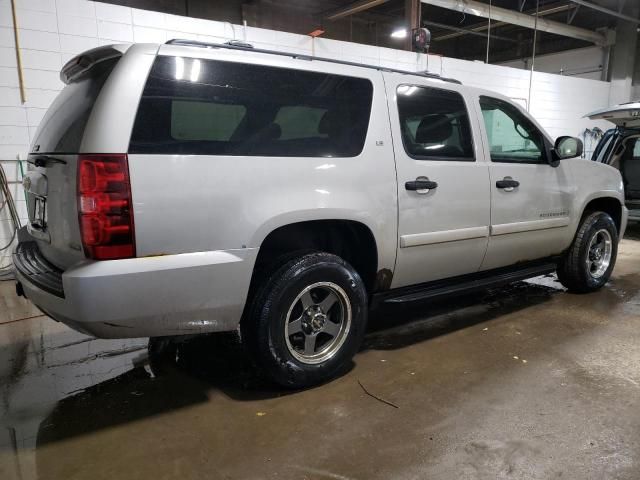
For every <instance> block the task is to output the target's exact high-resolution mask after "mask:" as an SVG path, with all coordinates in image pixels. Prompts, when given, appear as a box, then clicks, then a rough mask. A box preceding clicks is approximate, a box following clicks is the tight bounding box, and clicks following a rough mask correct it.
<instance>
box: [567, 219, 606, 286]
mask: <svg viewBox="0 0 640 480" xmlns="http://www.w3.org/2000/svg"><path fill="white" fill-rule="evenodd" d="M617 254H618V229H617V227H616V224H615V222H614V221H613V219H612V218H611V216H610V215H609V214H607V213H605V212H593V213H590V214H588V215H586V216H585V218H584V219H583V221H582V224H581V225H580V228H579V229H578V233H577V234H576V238H575V239H574V241H573V243H572V244H571V247H570V248H569V250H568V251H567V252H566V253H565V255H564V257H563V259H562V260H561V261H560V263H559V264H558V279H559V280H560V282H561V283H562V284H563V285H564V286H565V287H567V288H568V289H569V290H570V291H572V292H576V293H587V292H593V291H595V290H598V289H599V288H601V287H602V286H603V285H604V284H605V283H607V281H608V280H609V277H611V272H612V271H613V267H614V266H615V263H616V256H617Z"/></svg>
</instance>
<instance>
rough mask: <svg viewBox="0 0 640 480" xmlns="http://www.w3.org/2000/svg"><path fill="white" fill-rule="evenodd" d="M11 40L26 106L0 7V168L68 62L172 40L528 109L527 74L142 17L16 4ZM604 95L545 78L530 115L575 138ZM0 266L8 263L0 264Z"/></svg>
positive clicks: (75, 1)
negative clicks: (343, 68) (402, 76)
mask: <svg viewBox="0 0 640 480" xmlns="http://www.w3.org/2000/svg"><path fill="white" fill-rule="evenodd" d="M17 14H18V22H19V30H18V35H19V39H20V47H21V54H22V60H23V67H24V78H25V83H26V87H27V88H26V97H27V100H26V103H25V104H24V105H23V104H21V103H20V95H19V90H18V76H17V72H16V67H15V65H16V60H15V51H14V50H13V45H14V39H13V27H12V23H11V9H10V4H9V2H8V1H7V0H0V162H1V161H2V160H15V159H16V158H17V157H18V156H20V158H22V159H24V158H26V153H27V151H28V148H29V143H30V140H31V138H33V136H34V134H35V131H36V128H37V125H38V123H39V122H40V120H41V119H42V116H43V115H44V113H45V112H46V109H47V107H48V106H49V105H50V104H51V102H52V101H53V99H54V98H55V96H56V95H57V93H58V92H59V90H60V89H61V88H62V87H63V84H62V83H61V82H60V79H59V75H58V72H59V70H60V68H61V66H62V65H63V64H64V63H65V62H66V61H68V60H69V59H71V58H72V57H73V56H74V55H76V54H78V53H80V52H82V51H84V50H88V49H90V48H94V47H97V46H99V45H104V44H108V43H113V42H133V41H136V42H157V43H162V42H165V41H166V40H168V39H171V38H190V39H194V40H202V41H212V42H223V41H226V40H229V39H232V38H234V37H235V38H236V39H239V40H242V39H244V38H245V36H246V39H247V41H249V42H251V43H253V44H254V45H256V46H259V47H263V48H270V49H274V50H287V51H293V52H299V53H307V54H310V53H312V52H313V53H314V54H315V55H318V56H323V57H330V58H337V59H342V60H350V61H355V62H364V63H371V64H375V65H381V66H386V67H390V68H399V69H404V70H410V71H413V70H424V69H425V68H426V67H427V63H428V66H429V70H430V71H433V72H435V73H438V74H441V75H444V76H450V77H454V78H458V79H459V80H461V81H463V82H464V83H465V84H467V85H472V86H477V87H482V88H486V89H488V90H494V91H498V92H500V93H503V94H505V95H507V96H509V97H511V98H514V99H517V101H518V102H519V103H521V104H522V105H526V104H527V103H528V101H529V72H528V71H525V70H521V69H515V68H507V67H503V66H498V65H485V64H483V63H481V62H468V61H464V60H457V59H453V58H444V57H439V56H437V55H429V57H428V59H427V57H426V56H424V55H417V54H415V53H411V52H406V51H399V50H393V49H389V48H379V47H373V46H368V45H360V44H354V43H349V42H341V41H337V40H331V39H327V38H316V39H315V40H312V39H310V38H309V37H307V36H304V35H295V34H291V33H286V32H277V31H273V30H265V29H261V28H253V27H248V28H246V31H245V30H244V29H243V27H242V26H239V25H234V26H231V25H230V24H228V23H225V22H216V21H207V20H201V19H195V18H187V17H180V16H177V15H168V14H163V13H158V12H151V11H146V10H140V9H135V8H133V9H132V8H128V7H121V6H117V5H110V4H103V3H98V2H92V1H88V0H17ZM609 89H610V85H609V84H608V83H605V82H599V81H593V80H586V79H579V78H575V77H563V76H559V75H551V74H544V73H536V74H535V76H534V82H533V88H532V92H531V93H532V94H531V105H530V109H531V112H532V113H533V114H534V115H535V116H536V118H538V120H539V121H540V122H541V123H542V125H543V126H544V127H545V128H547V129H548V131H549V133H550V134H552V135H554V136H557V135H561V134H566V135H580V134H581V133H582V132H583V131H584V129H585V128H592V127H593V126H594V125H599V126H600V128H607V123H606V122H600V123H594V122H591V121H589V120H585V119H584V118H582V116H583V115H584V114H585V113H586V112H588V111H591V110H595V109H596V108H600V107H604V106H606V105H607V102H608V97H609ZM2 165H3V166H4V168H5V170H7V173H8V175H9V176H10V177H11V179H15V180H19V179H20V175H19V169H18V165H17V163H15V162H3V163H2ZM13 191H14V193H15V198H16V200H17V202H18V208H19V210H20V211H21V212H22V215H23V216H24V215H25V214H24V212H25V207H24V197H23V195H22V191H21V189H20V188H19V187H18V185H17V184H16V185H13ZM5 215H6V212H2V213H0V245H2V244H3V241H5V242H6V240H7V238H8V236H9V231H8V228H7V227H6V224H7V222H6V219H7V218H8V217H6V216H5ZM2 255H5V256H4V257H0V265H3V264H4V263H6V262H7V261H8V258H7V257H6V254H2Z"/></svg>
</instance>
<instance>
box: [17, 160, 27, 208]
mask: <svg viewBox="0 0 640 480" xmlns="http://www.w3.org/2000/svg"><path fill="white" fill-rule="evenodd" d="M18 165H20V180H23V179H24V167H23V166H22V160H18ZM22 193H23V194H24V201H25V202H26V201H27V191H26V190H25V189H24V188H23V189H22Z"/></svg>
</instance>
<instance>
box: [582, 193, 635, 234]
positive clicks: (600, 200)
mask: <svg viewBox="0 0 640 480" xmlns="http://www.w3.org/2000/svg"><path fill="white" fill-rule="evenodd" d="M623 207H624V205H623V204H622V203H621V202H620V200H619V199H618V198H616V197H615V196H607V195H603V196H599V197H595V198H592V199H590V200H589V201H588V202H587V203H586V204H585V206H584V207H583V209H582V215H581V217H580V219H581V222H582V219H583V218H584V217H585V216H586V215H588V214H589V213H592V212H596V211H602V212H605V213H608V214H609V215H610V216H611V218H612V219H613V221H614V222H615V224H616V228H617V229H618V233H620V231H621V227H622V209H623ZM578 225H580V224H578Z"/></svg>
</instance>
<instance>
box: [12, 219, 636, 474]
mask: <svg viewBox="0 0 640 480" xmlns="http://www.w3.org/2000/svg"><path fill="white" fill-rule="evenodd" d="M639 230H640V229H639ZM633 231H634V232H635V230H633ZM620 258H621V259H622V260H624V261H625V264H624V265H622V264H621V265H620V267H619V268H617V270H616V276H615V278H614V279H613V280H612V282H611V283H610V284H609V285H608V286H607V288H606V289H604V290H603V291H601V292H598V293H597V294H595V295H593V296H576V295H569V294H565V293H564V289H562V287H561V286H560V285H559V284H558V283H557V282H556V281H555V276H553V275H550V276H545V277H538V278H536V279H533V280H531V281H527V282H518V283H516V284H513V285H510V286H508V287H505V288H500V289H496V290H491V291H487V292H482V293H477V294H473V295H468V296H465V297H461V298H456V299H448V300H444V301H440V302H435V303H434V302H432V303H429V304H427V305H425V304H415V305H412V306H410V307H394V308H388V307H386V308H384V309H381V310H379V311H376V312H372V315H371V318H370V326H369V333H368V335H367V337H366V340H365V343H364V345H363V350H362V352H361V353H360V354H359V355H358V356H357V357H356V359H355V364H354V365H353V366H352V369H351V371H349V372H348V373H347V374H345V376H344V377H342V378H340V379H338V380H336V381H335V382H332V383H330V384H328V385H324V386H321V387H318V388H316V389H312V390H308V391H304V392H293V391H286V390H282V389H280V388H277V387H275V386H273V385H272V384H270V383H269V382H268V381H266V380H265V379H264V378H263V376H262V375H261V374H260V371H259V368H257V367H256V366H255V365H253V364H252V363H251V361H250V360H249V358H248V356H247V355H246V353H245V352H244V350H243V348H242V345H241V344H240V343H239V339H238V337H237V335H235V334H224V335H209V336H201V337H192V338H187V337H185V338H180V339H176V340H170V341H166V342H156V343H154V344H152V347H151V348H150V349H149V351H150V352H151V354H150V356H149V355H148V352H147V339H132V340H98V339H93V338H89V337H86V336H84V335H82V334H79V333H76V332H74V331H72V330H70V329H68V328H67V327H65V326H64V325H60V324H58V323H55V322H53V321H51V320H49V319H47V318H46V317H37V318H32V319H29V320H24V321H19V322H12V323H8V324H5V325H0V479H2V480H5V479H7V480H8V479H14V478H15V479H21V480H22V479H25V480H26V479H36V478H51V479H63V478H64V479H65V480H66V479H69V478H87V477H88V476H92V477H93V478H114V477H117V478H149V477H151V476H154V477H157V478H416V477H420V478H426V477H424V476H423V475H425V474H426V473H432V474H434V478H453V477H452V476H451V473H452V472H471V473H473V472H476V474H475V475H473V474H472V475H470V476H469V477H468V478H502V477H505V478H506V477H508V476H510V475H511V474H509V475H507V473H505V472H508V471H510V470H509V469H513V472H515V473H513V478H551V476H552V475H551V474H552V473H553V474H554V475H555V474H557V473H558V471H562V469H561V468H560V467H561V465H562V464H563V462H564V463H565V464H566V463H567V462H569V463H570V464H571V463H572V462H573V463H575V462H583V463H584V462H586V464H585V465H587V466H589V465H592V466H593V465H596V464H597V462H598V461H600V462H604V463H603V465H604V466H603V465H601V467H602V470H599V471H598V470H597V469H596V470H592V469H589V468H587V467H585V468H587V470H583V471H580V470H579V468H577V467H576V468H577V470H574V471H573V472H572V471H564V477H563V478H588V477H589V475H590V474H594V476H592V477H590V478H608V477H607V475H604V476H602V475H600V476H599V475H595V473H597V472H600V473H603V472H604V473H615V474H616V478H639V477H640V474H639V475H637V476H635V477H634V476H633V475H632V472H634V471H635V472H640V468H638V467H637V465H638V463H637V462H639V461H640V440H638V438H635V440H633V439H631V438H630V437H629V435H628V434H629V432H628V431H626V430H625V428H630V427H629V426H631V428H632V429H633V428H635V427H636V426H638V427H640V417H639V415H640V414H636V415H633V414H628V415H627V417H626V419H625V422H626V424H625V427H624V428H623V427H622V426H618V425H617V420H616V421H612V420H610V419H609V420H606V419H603V420H602V425H600V426H598V425H597V424H596V431H597V429H598V428H600V429H604V430H606V432H605V433H603V435H608V436H609V437H608V438H607V439H605V438H604V437H603V438H601V439H599V440H596V441H600V442H601V443H603V444H604V443H606V445H603V451H602V452H600V453H599V454H598V455H599V456H598V455H596V457H591V456H590V455H591V454H588V453H586V452H582V450H581V449H583V448H587V447H584V446H582V443H584V442H583V440H584V441H585V442H586V445H588V442H589V441H591V440H589V439H586V440H585V439H584V438H581V435H582V436H584V435H587V436H589V435H592V436H593V432H590V431H589V426H585V425H582V424H580V420H579V419H578V418H579V417H573V416H572V415H574V414H573V410H572V407H571V409H570V410H571V412H569V410H566V409H569V408H570V407H569V406H568V405H573V404H575V403H578V404H579V405H578V407H579V408H582V409H583V413H582V414H587V415H595V416H596V418H599V417H597V415H600V416H602V417H604V416H606V415H607V409H608V408H609V407H612V406H613V405H611V403H612V402H615V401H619V400H618V397H617V395H624V396H625V398H627V400H625V404H624V407H620V406H618V410H619V411H621V412H630V411H633V410H629V409H631V408H632V407H633V408H635V406H634V405H632V401H631V400H629V391H628V389H629V388H632V393H633V394H635V395H636V396H638V395H639V392H638V390H637V388H640V370H639V369H638V363H637V361H638V360H640V350H639V349H640V347H633V345H639V346H640V341H638V340H640V330H636V329H637V327H638V325H636V323H638V322H639V321H640V293H639V290H640V274H639V271H640V246H639V245H638V244H637V243H636V242H629V241H627V242H626V243H625V244H623V247H622V248H621V253H620ZM0 287H1V288H3V289H4V290H2V293H3V297H5V296H7V295H8V294H7V292H6V284H5V285H0ZM23 307H24V306H21V307H20V308H23ZM425 312H428V314H425ZM608 319H615V320H616V323H617V324H616V325H612V324H609V323H607V320H608ZM596 330H600V332H601V333H600V334H598V335H594V334H592V333H593V332H595V331H596ZM635 331H638V332H639V333H638V334H637V336H636V337H635V339H634V338H632V335H634V333H630V332H635ZM603 335H604V337H603ZM602 338H608V339H609V340H608V342H609V343H611V346H609V343H607V344H606V345H604V344H602V343H601V342H602V340H601V339H602ZM594 351H596V352H599V354H598V356H597V357H594V356H593V354H592V353H586V352H594ZM613 351H615V352H616V353H615V355H617V357H618V358H615V356H614V353H612V352H613ZM536 357H540V358H539V359H538V361H537V362H536ZM527 361H528V362H529V363H527ZM514 362H515V363H514ZM523 362H524V363H523ZM634 362H636V363H635V364H634ZM532 364H535V365H532ZM515 365H521V366H522V365H527V366H528V368H529V369H530V370H527V371H523V372H522V373H521V375H523V377H518V376H514V375H516V374H515V373H514V370H512V369H513V368H514V366H515ZM536 365H537V366H536ZM620 365H626V366H627V367H628V369H627V368H626V367H625V368H621V367H620ZM381 366H385V368H384V369H383V368H381ZM536 369H538V370H536ZM524 375H526V376H524ZM360 380H362V382H363V383H364V384H366V386H367V388H368V389H370V390H373V391H376V392H378V393H379V394H380V395H383V396H384V395H386V396H388V397H389V399H392V400H393V402H394V403H396V404H398V405H399V407H400V408H399V409H398V411H397V412H395V411H394V413H390V412H389V411H387V410H386V409H385V408H388V407H385V406H384V405H381V404H377V403H376V402H375V400H372V399H371V398H370V397H366V396H365V395H363V392H362V390H361V389H360V388H359V387H358V382H359V381H360ZM603 382H604V383H603ZM605 384H606V387H605V386H603V385H605ZM504 385H508V386H509V388H508V389H506V390H501V388H504ZM561 385H564V387H561ZM634 385H635V386H634ZM603 388H604V389H605V390H603ZM558 389H564V390H562V391H561V390H558ZM470 391H475V394H474V396H473V397H470V396H469V393H468V392H470ZM526 392H529V393H528V394H527V393H526ZM537 392H543V393H542V394H541V395H542V396H540V397H539V398H538V397H537ZM576 395H577V396H576ZM528 397H531V398H528ZM599 398H600V400H599V401H600V402H603V404H602V405H601V404H599V403H598V399H599ZM614 398H615V399H616V400H613V399H614ZM425 402H427V403H426V404H425ZM513 402H516V404H513V405H512V403H513ZM518 402H519V403H518ZM453 404H457V405H458V406H457V407H456V410H455V411H451V410H450V409H451V408H452V405H453ZM605 404H606V405H605ZM496 405H500V408H501V409H503V410H502V413H500V414H498V415H497V416H496V414H497V413H498V412H497V411H496V410H495V406H496ZM635 405H636V406H637V401H636V403H635ZM523 408H524V409H525V411H520V410H521V409H523ZM563 409H565V411H563ZM625 409H626V410H625ZM538 411H544V412H546V413H545V415H549V416H551V417H554V416H560V419H554V420H553V422H555V423H553V424H550V426H546V427H545V428H546V429H547V430H545V431H544V432H542V433H541V432H537V428H542V427H540V426H538V427H535V426H534V425H546V424H545V422H547V421H550V420H551V417H549V419H548V420H547V419H546V417H541V416H539V415H538V413H535V414H534V413H532V412H538ZM554 411H555V413H554ZM267 412H268V414H269V415H267V416H265V419H264V421H263V422H262V423H261V424H256V423H255V422H256V421H257V420H256V419H260V418H261V415H260V414H265V415H266V413H267ZM582 414H581V415H582ZM278 415H280V416H281V417H279V416H278ZM478 415H479V416H478ZM528 415H534V416H533V417H531V418H529V419H527V416H528ZM461 418H464V419H465V420H464V422H462V423H460V419H461ZM484 418H492V422H493V424H492V425H491V426H489V425H487V424H485V423H484V421H483V419H484ZM276 419H277V420H276ZM567 419H569V420H567ZM519 421H525V423H526V425H525V426H524V427H523V430H520V429H519V428H518V427H517V425H519V423H518V422H519ZM565 421H567V422H569V423H568V424H565V423H563V422H565ZM289 422H292V423H291V424H290V423H289ZM318 422H320V423H321V427H320V428H321V429H323V437H322V438H325V437H326V439H327V441H328V442H330V443H329V444H326V445H322V446H319V447H314V448H316V449H317V451H316V452H315V454H313V452H309V451H307V447H305V448H303V449H302V451H300V452H298V453H296V455H295V458H294V459H292V458H291V452H287V451H284V450H286V449H285V446H286V447H287V448H289V449H290V448H297V445H302V446H304V445H308V444H309V442H313V441H314V440H313V439H314V438H317V437H315V436H314V434H313V432H314V431H316V429H317V428H318ZM527 422H528V423H527ZM576 422H577V423H576ZM585 422H586V420H585ZM514 425H515V426H514ZM514 429H515V431H513V430H514ZM381 430H384V431H385V432H387V434H386V435H385V438H377V433H376V432H380V431H381ZM567 430H570V431H567ZM510 431H511V433H509V434H508V435H507V434H505V432H510ZM532 431H536V435H547V437H541V438H547V439H548V440H550V441H551V443H552V444H553V441H554V439H555V440H557V439H559V438H561V437H562V438H563V440H558V442H560V443H559V444H558V445H560V446H558V445H556V446H557V447H558V448H559V450H560V451H563V452H564V453H565V455H568V457H566V458H565V460H562V459H559V458H556V459H555V460H553V459H552V460H550V459H549V458H550V457H551V456H552V455H550V452H552V451H553V448H551V450H549V451H548V450H547V447H545V446H541V444H540V443H539V442H538V440H536V441H533V440H532V439H531V438H533V437H535V435H534V436H533V437H531V438H530V435H529V434H530V433H531V432H532ZM545 432H546V433H545ZM636 432H637V430H636ZM505 435H506V436H505ZM616 435H619V436H620V437H621V440H620V442H616V441H614V439H616ZM467 437H468V438H472V437H473V438H475V439H476V440H474V442H471V443H470V442H468V441H467V440H468V438H467ZM507 437H508V438H507ZM574 437H575V438H574ZM434 438H436V440H438V439H440V440H441V444H439V446H436V443H437V442H436V440H433V439H434ZM479 439H480V440H479ZM323 441H324V440H323ZM514 441H515V442H516V443H515V444H514V443H509V442H514ZM305 442H307V443H305ZM354 442H355V443H354ZM389 442H391V444H390V443H389ZM424 442H427V443H424ZM517 442H524V443H523V445H526V448H525V449H524V450H522V451H521V444H520V443H517ZM572 442H575V445H574V443H572ZM581 442H582V443H581ZM612 442H613V443H612ZM624 442H626V445H625V446H624V448H623V447H620V443H624ZM532 445H534V447H535V448H534V447H532ZM528 448H531V449H532V450H527V449H528ZM371 449H375V451H378V452H379V457H378V458H377V459H375V458H374V459H371V458H370V457H369V453H367V452H370V451H371ZM519 449H520V450H519ZM563 449H564V450H563ZM607 449H609V450H611V449H613V450H611V451H609V450H607ZM578 451H579V452H581V453H580V454H578V453H576V452H578ZM607 451H608V452H609V453H607ZM345 452H348V454H346V453H345ZM505 452H506V453H505ZM509 452H510V453H509ZM518 452H520V453H518ZM523 452H524V453H523ZM345 455H346V457H349V458H346V457H345ZM509 455H510V457H509ZM519 455H520V456H522V458H521V457H520V456H519ZM527 455H529V456H533V458H538V457H539V458H538V460H536V461H535V462H533V463H534V464H537V466H532V467H531V468H532V469H533V470H531V471H533V472H534V474H531V475H529V476H526V477H525V476H523V475H522V472H523V471H524V469H526V468H528V467H527V465H528V463H527V462H529V460H526V461H525V459H524V458H525V457H526V456H527ZM545 455H547V456H549V458H547V456H545ZM571 455H573V456H571ZM581 455H582V456H581ZM605 455H613V457H610V458H609V459H608V460H607V459H606V458H605ZM636 455H637V456H636ZM358 456H361V457H363V458H362V459H359V458H356V457H358ZM119 457H120V458H119ZM154 457H158V458H155V460H154ZM174 457H175V458H174ZM542 457H544V458H542ZM598 459H599V460H598ZM132 462H138V463H135V465H132ZM378 462H381V463H380V464H378ZM501 462H502V463H501ZM589 462H591V463H589ZM628 462H631V463H630V464H629V463H628ZM469 465H471V467H470V466H469ZM630 465H631V466H630ZM634 465H635V470H634V467H633V466H634ZM543 467H544V468H543ZM552 467H553V468H552ZM556 467H557V468H556ZM609 467H611V469H609ZM614 467H615V468H614ZM172 468H173V470H171V469H172ZM505 469H506V470H505ZM558 469H559V470H558ZM531 471H530V472H529V473H531ZM213 472H218V473H220V475H216V474H214V473H213ZM518 472H519V473H520V475H519V474H517V473H518ZM576 472H579V473H576ZM594 472H595V473H594ZM207 473H209V474H211V475H212V476H208V475H207ZM223 473H224V475H223ZM439 475H440V476H439ZM610 478H613V477H610Z"/></svg>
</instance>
